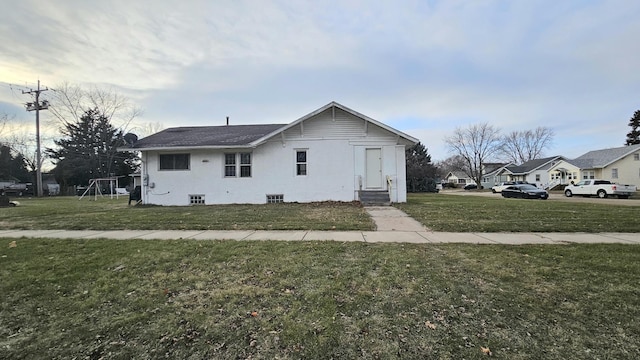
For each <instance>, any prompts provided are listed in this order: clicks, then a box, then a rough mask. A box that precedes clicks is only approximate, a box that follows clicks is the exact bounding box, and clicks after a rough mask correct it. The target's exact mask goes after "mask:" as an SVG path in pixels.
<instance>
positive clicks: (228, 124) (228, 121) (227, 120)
mask: <svg viewBox="0 0 640 360" xmlns="http://www.w3.org/2000/svg"><path fill="white" fill-rule="evenodd" d="M227 126H229V117H228V116H227Z"/></svg>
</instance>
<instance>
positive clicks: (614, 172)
mask: <svg viewBox="0 0 640 360" xmlns="http://www.w3.org/2000/svg"><path fill="white" fill-rule="evenodd" d="M611 178H612V179H617V178H618V169H611Z"/></svg>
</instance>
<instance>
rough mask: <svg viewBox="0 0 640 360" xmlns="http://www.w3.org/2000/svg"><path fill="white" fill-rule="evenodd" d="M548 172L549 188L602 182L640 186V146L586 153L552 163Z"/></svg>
mask: <svg viewBox="0 0 640 360" xmlns="http://www.w3.org/2000/svg"><path fill="white" fill-rule="evenodd" d="M548 172H549V176H550V178H551V181H552V184H553V185H562V184H569V183H570V182H571V181H574V182H578V181H580V180H585V179H603V180H610V181H612V182H615V183H620V184H628V185H636V186H640V145H630V146H622V147H617V148H610V149H602V150H594V151H589V152H587V153H585V154H584V155H581V156H579V157H577V158H575V159H573V160H566V159H564V160H562V161H560V162H558V163H556V164H555V165H554V166H552V167H551V168H549V170H548Z"/></svg>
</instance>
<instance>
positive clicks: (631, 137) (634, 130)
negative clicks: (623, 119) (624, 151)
mask: <svg viewBox="0 0 640 360" xmlns="http://www.w3.org/2000/svg"><path fill="white" fill-rule="evenodd" d="M629 126H630V127H631V131H629V133H627V142H626V144H625V145H636V144H640V129H639V128H640V110H636V112H635V113H634V114H633V117H632V118H631V119H630V120H629Z"/></svg>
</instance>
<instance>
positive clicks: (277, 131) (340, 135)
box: [120, 102, 418, 205]
mask: <svg viewBox="0 0 640 360" xmlns="http://www.w3.org/2000/svg"><path fill="white" fill-rule="evenodd" d="M417 142H418V140H417V139H415V138H413V137H411V136H409V135H407V134H405V133H403V132H400V131H398V130H396V129H393V128H391V127H389V126H387V125H385V124H383V123H381V122H379V121H376V120H374V119H372V118H369V117H367V116H365V115H363V114H360V113H358V112H356V111H354V110H351V109H349V108H347V107H346V106H343V105H341V104H338V103H336V102H331V103H329V104H327V105H325V106H323V107H321V108H320V109H318V110H316V111H314V112H312V113H310V114H307V115H305V116H303V117H301V118H299V119H298V120H295V121H294V122H292V123H290V124H267V125H226V126H202V127H176V128H169V129H166V130H163V131H161V132H158V133H156V134H153V135H151V136H148V137H146V138H143V139H140V140H139V141H137V142H136V143H134V144H133V145H132V146H131V147H128V148H121V149H120V150H121V151H139V152H140V153H141V158H142V168H141V176H142V189H141V190H142V191H141V195H142V203H143V204H157V205H195V204H231V203H249V204H261V203H269V202H314V201H354V200H360V199H361V196H364V195H365V194H366V193H367V192H375V191H377V192H384V193H388V194H389V198H388V200H390V201H392V202H406V164H405V146H412V145H414V144H416V143H417Z"/></svg>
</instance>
